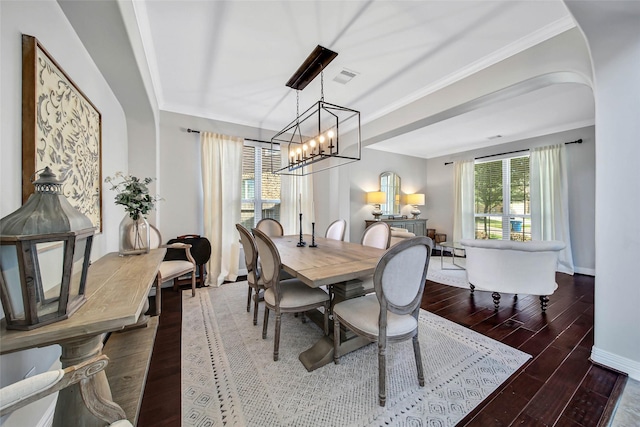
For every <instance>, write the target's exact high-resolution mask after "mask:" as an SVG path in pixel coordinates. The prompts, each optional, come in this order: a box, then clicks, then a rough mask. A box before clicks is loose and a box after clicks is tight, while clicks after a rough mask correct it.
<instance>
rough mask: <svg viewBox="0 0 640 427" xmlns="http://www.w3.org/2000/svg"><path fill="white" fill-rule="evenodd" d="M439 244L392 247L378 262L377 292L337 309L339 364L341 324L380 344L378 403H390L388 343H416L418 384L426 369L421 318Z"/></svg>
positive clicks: (425, 241) (422, 241)
mask: <svg viewBox="0 0 640 427" xmlns="http://www.w3.org/2000/svg"><path fill="white" fill-rule="evenodd" d="M432 248H433V242H432V241H431V239H430V238H428V237H424V236H421V237H414V238H411V239H405V240H404V241H402V242H400V243H398V244H397V245H395V246H392V247H391V249H389V250H388V251H387V252H386V253H385V254H384V255H383V256H382V258H380V261H378V264H377V266H376V270H375V272H374V274H373V283H374V287H375V294H371V295H366V296H364V297H360V298H353V299H349V300H346V301H342V302H339V303H337V304H336V305H334V306H333V334H334V336H333V344H334V352H333V361H334V363H336V364H338V363H339V359H340V356H341V354H340V352H339V351H340V325H343V326H344V327H345V328H347V329H349V330H351V331H353V332H354V333H355V334H356V335H359V336H361V337H365V338H367V339H369V340H371V341H377V342H378V403H379V404H380V406H385V403H386V349H387V343H388V342H399V341H405V340H408V339H409V338H412V339H413V353H414V357H415V359H416V368H417V371H418V383H419V384H420V387H423V386H424V370H423V367H422V357H421V355H420V342H419V341H418V314H419V313H420V302H421V301H422V293H423V291H424V285H425V280H426V277H427V269H428V267H429V259H430V256H431V249H432Z"/></svg>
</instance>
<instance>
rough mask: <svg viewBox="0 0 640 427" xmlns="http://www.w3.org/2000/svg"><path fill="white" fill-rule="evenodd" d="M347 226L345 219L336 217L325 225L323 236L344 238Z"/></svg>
mask: <svg viewBox="0 0 640 427" xmlns="http://www.w3.org/2000/svg"><path fill="white" fill-rule="evenodd" d="M346 228H347V221H345V220H344V219H336V220H335V221H333V222H332V223H331V224H329V226H328V227H327V231H326V232H325V233H324V237H325V238H327V239H333V240H344V232H345V230H346Z"/></svg>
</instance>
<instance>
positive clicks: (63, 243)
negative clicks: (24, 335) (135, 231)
mask: <svg viewBox="0 0 640 427" xmlns="http://www.w3.org/2000/svg"><path fill="white" fill-rule="evenodd" d="M33 185H34V187H35V193H33V194H32V195H31V196H30V197H29V200H27V202H26V203H25V204H24V205H23V206H22V207H21V208H20V209H18V210H17V211H15V212H13V213H11V214H9V215H7V216H6V217H4V218H2V219H0V244H1V246H0V272H1V273H2V274H0V297H1V298H0V299H1V300H2V308H3V310H4V314H5V317H6V321H7V329H21V330H30V329H34V328H37V327H40V326H44V325H47V324H49V323H53V322H57V321H59V320H63V319H66V318H67V317H69V316H71V315H72V314H73V313H74V312H75V311H76V310H77V309H78V308H79V307H80V306H82V304H84V302H85V301H86V299H85V296H84V294H85V284H86V281H87V271H88V268H89V263H90V262H89V258H90V256H91V244H92V243H93V235H94V233H95V227H94V226H93V224H92V223H91V220H90V219H89V218H87V217H86V216H85V215H83V214H82V213H80V211H78V210H77V209H76V208H74V207H73V206H71V204H70V203H69V201H68V200H67V199H66V198H65V196H64V195H63V194H62V183H61V182H60V181H58V180H57V179H56V176H55V175H54V174H53V173H52V172H51V169H49V168H48V167H46V168H45V169H44V171H43V172H42V173H41V174H40V178H39V179H38V180H36V181H35V182H34V183H33Z"/></svg>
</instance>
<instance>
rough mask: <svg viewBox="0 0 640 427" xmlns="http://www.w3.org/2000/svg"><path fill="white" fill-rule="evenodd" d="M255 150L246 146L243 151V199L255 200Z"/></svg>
mask: <svg viewBox="0 0 640 427" xmlns="http://www.w3.org/2000/svg"><path fill="white" fill-rule="evenodd" d="M255 166H256V161H255V148H253V147H248V146H245V147H244V148H243V149H242V190H241V191H242V194H241V196H240V197H241V198H242V199H253V198H255V194H256V193H255V188H256V182H255V169H256V168H255Z"/></svg>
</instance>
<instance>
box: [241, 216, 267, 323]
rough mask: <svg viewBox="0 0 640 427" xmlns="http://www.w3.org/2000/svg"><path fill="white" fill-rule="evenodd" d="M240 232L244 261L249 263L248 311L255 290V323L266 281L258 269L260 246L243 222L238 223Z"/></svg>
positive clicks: (248, 310)
mask: <svg viewBox="0 0 640 427" xmlns="http://www.w3.org/2000/svg"><path fill="white" fill-rule="evenodd" d="M236 228H237V229H238V233H240V242H241V243H242V248H243V249H244V261H245V264H246V265H247V283H248V284H249V293H248V295H247V312H251V295H252V294H253V293H254V291H255V296H254V304H253V324H254V325H257V324H258V302H259V301H260V291H264V282H263V281H262V277H260V270H259V269H258V247H257V246H256V241H255V239H254V237H253V235H252V234H251V232H250V231H249V230H247V228H246V227H245V226H243V225H242V224H236Z"/></svg>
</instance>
